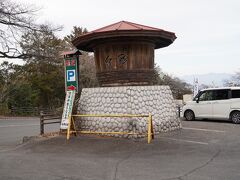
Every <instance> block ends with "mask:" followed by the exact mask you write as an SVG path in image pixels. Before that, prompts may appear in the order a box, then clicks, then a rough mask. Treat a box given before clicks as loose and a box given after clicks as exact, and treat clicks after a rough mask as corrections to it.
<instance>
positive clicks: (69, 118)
mask: <svg viewBox="0 0 240 180" xmlns="http://www.w3.org/2000/svg"><path fill="white" fill-rule="evenodd" d="M70 130H71V116H69V117H68V129H67V140H69V138H70Z"/></svg>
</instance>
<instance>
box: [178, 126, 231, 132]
mask: <svg viewBox="0 0 240 180" xmlns="http://www.w3.org/2000/svg"><path fill="white" fill-rule="evenodd" d="M182 129H186V130H196V131H205V132H218V133H225V132H226V131H220V130H215V129H201V128H188V127H183V128H182Z"/></svg>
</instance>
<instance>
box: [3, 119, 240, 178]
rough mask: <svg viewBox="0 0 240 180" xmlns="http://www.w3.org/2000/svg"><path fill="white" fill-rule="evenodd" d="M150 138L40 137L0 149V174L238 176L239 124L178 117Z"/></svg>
mask: <svg viewBox="0 0 240 180" xmlns="http://www.w3.org/2000/svg"><path fill="white" fill-rule="evenodd" d="M183 126H184V128H183V129H182V130H179V131H174V132H171V133H163V134H161V135H158V136H157V137H156V139H155V140H154V141H153V143H152V144H147V140H146V139H141V140H138V141H133V140H127V139H116V138H108V137H107V138H103V137H96V136H78V137H73V138H71V139H70V141H69V142H67V141H66V137H65V136H58V137H53V138H40V139H37V140H34V141H30V142H28V143H26V144H23V145H20V146H17V147H15V148H11V149H4V150H2V151H1V152H0V174H1V178H0V179H6V180H8V179H16V180H21V179H22V180H28V179H29V180H32V179H37V180H38V179H47V180H48V179H49V180H135V179H136V180H175V179H176V180H177V179H179V180H188V179H189V180H192V179H194V180H208V179H209V180H210V179H211V180H214V179H216V180H238V179H240V173H239V167H240V159H239V157H240V151H239V149H240V140H239V137H240V131H239V129H240V126H239V125H234V124H231V123H227V122H224V123H220V122H208V121H194V122H183Z"/></svg>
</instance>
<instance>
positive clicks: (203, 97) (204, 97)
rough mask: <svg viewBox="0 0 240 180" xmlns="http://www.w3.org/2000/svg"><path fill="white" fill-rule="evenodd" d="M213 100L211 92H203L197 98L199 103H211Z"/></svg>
mask: <svg viewBox="0 0 240 180" xmlns="http://www.w3.org/2000/svg"><path fill="white" fill-rule="evenodd" d="M211 100H213V91H204V92H202V94H201V95H200V96H199V101H211Z"/></svg>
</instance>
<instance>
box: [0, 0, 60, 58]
mask: <svg viewBox="0 0 240 180" xmlns="http://www.w3.org/2000/svg"><path fill="white" fill-rule="evenodd" d="M38 11H39V9H37V8H34V7H33V6H24V5H22V4H17V3H15V2H12V1H9V0H0V45H1V46H0V58H12V59H14V58H26V57H27V56H28V57H29V56H33V54H26V52H22V50H21V48H20V41H21V38H22V35H23V34H25V33H34V32H35V31H43V30H44V29H43V28H41V25H39V24H36V23H35V16H36V12H38ZM49 27H50V26H49ZM61 29H62V27H55V28H53V27H51V29H50V30H51V31H58V30H61ZM48 30H49V29H48ZM9 47H11V48H9Z"/></svg>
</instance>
